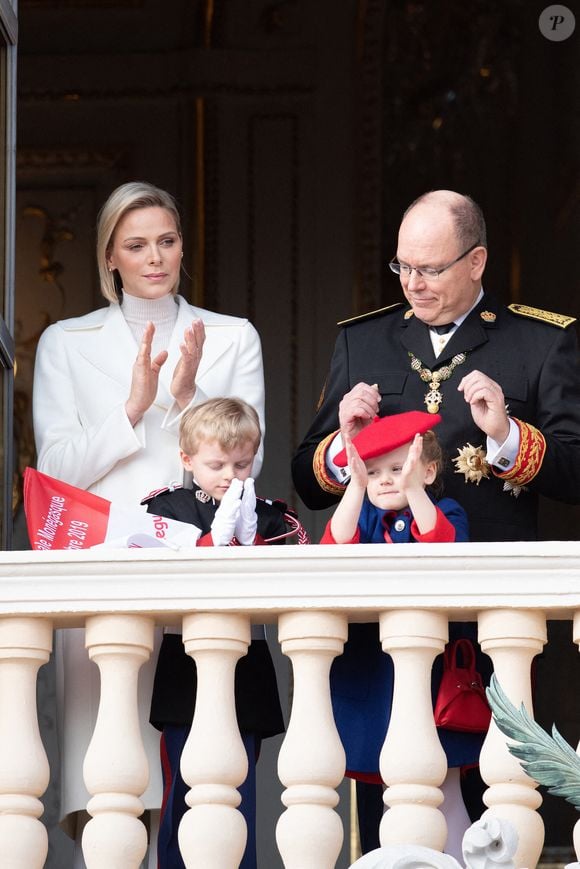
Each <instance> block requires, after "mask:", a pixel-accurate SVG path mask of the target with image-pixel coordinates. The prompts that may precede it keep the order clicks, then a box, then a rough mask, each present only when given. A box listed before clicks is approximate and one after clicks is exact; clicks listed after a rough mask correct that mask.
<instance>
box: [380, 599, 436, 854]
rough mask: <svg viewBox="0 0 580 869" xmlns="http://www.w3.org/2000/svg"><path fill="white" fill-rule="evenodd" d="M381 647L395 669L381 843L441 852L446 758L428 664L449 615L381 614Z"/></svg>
mask: <svg viewBox="0 0 580 869" xmlns="http://www.w3.org/2000/svg"><path fill="white" fill-rule="evenodd" d="M379 621H380V635H381V641H382V645H383V650H384V651H385V652H388V653H389V654H390V655H391V657H392V659H393V664H394V669H395V685H394V693H393V708H392V713H391V721H390V724H389V729H388V732H387V737H386V739H385V744H384V746H383V749H382V751H381V757H380V769H381V776H382V778H383V781H384V782H385V783H386V784H387V789H386V791H385V795H384V800H385V803H386V804H387V805H388V806H390V809H389V810H388V811H387V812H385V814H384V815H383V819H382V821H381V827H380V840H381V845H395V844H401V843H406V844H411V843H412V844H414V845H424V846H426V847H429V848H434V849H435V850H438V851H442V850H443V847H444V845H445V840H446V838H447V824H446V822H445V818H444V816H443V814H442V812H441V811H440V810H439V808H438V806H439V805H440V804H441V803H442V802H443V793H442V791H441V789H440V787H439V785H441V784H442V783H443V781H444V779H445V776H446V774H447V759H446V757H445V752H444V751H443V749H442V747H441V743H440V742H439V738H438V736H437V728H436V727H435V722H434V720H433V704H432V700H431V668H432V666H433V661H434V660H435V657H436V656H437V655H438V654H440V653H441V652H443V650H444V648H445V643H446V642H447V636H448V627H447V616H446V614H444V613H437V612H427V611H425V610H408V611H407V610H400V611H394V610H393V611H391V612H384V613H381V615H380V619H379Z"/></svg>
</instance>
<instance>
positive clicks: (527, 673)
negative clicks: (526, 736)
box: [479, 609, 546, 869]
mask: <svg viewBox="0 0 580 869" xmlns="http://www.w3.org/2000/svg"><path fill="white" fill-rule="evenodd" d="M479 642H480V644H481V648H482V649H483V651H484V652H485V653H486V654H487V655H489V656H490V658H491V659H492V661H493V668H494V671H495V675H496V676H497V678H498V680H499V683H500V685H501V687H502V688H503V690H504V692H505V693H506V695H507V696H508V697H509V699H510V700H511V701H512V703H514V704H515V706H517V707H519V706H520V704H521V703H522V702H523V703H524V705H525V706H526V709H527V710H528V712H529V713H530V714H533V707H532V690H531V664H532V660H533V658H534V656H535V655H537V654H539V653H540V652H541V651H542V648H543V646H544V643H545V642H546V619H545V616H544V614H543V613H541V612H532V611H525V610H505V609H498V610H486V611H485V612H483V613H480V614H479ZM480 769H481V775H482V777H483V780H484V781H485V782H486V784H487V785H489V787H488V789H487V790H486V792H485V794H484V797H483V799H484V802H485V804H486V806H489V808H488V809H487V810H486V811H485V812H484V814H483V815H482V817H483V818H487V817H488V816H490V815H491V816H493V815H495V816H497V817H498V818H505V819H506V820H508V821H511V822H512V824H513V825H514V826H515V828H516V830H517V832H518V836H519V845H518V850H517V852H516V856H515V858H514V861H515V865H516V866H529V867H530V869H531V867H534V866H535V865H536V863H537V862H538V859H539V857H540V854H541V851H542V846H543V842H544V824H543V821H542V819H541V817H540V816H539V814H538V813H537V811H536V809H538V808H539V806H540V805H541V802H542V798H541V796H540V794H539V793H538V792H537V791H536V787H537V785H536V783H535V782H534V781H533V780H532V779H531V778H529V776H527V775H526V773H525V772H524V770H523V769H522V767H521V765H520V763H519V761H518V760H517V758H515V757H513V755H511V754H510V753H509V751H508V749H507V746H506V738H505V737H504V736H503V734H502V733H501V732H500V731H499V729H498V728H497V727H496V725H495V722H494V721H492V723H491V725H490V728H489V731H488V733H487V736H486V738H485V742H484V744H483V748H482V750H481V756H480Z"/></svg>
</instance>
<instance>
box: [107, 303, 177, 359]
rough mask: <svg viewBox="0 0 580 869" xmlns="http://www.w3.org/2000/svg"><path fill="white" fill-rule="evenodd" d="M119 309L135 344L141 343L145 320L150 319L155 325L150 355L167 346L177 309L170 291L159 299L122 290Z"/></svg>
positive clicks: (154, 354)
mask: <svg viewBox="0 0 580 869" xmlns="http://www.w3.org/2000/svg"><path fill="white" fill-rule="evenodd" d="M121 311H122V313H123V316H124V318H125V320H126V321H127V325H128V326H129V329H130V330H131V334H132V335H133V337H134V338H135V341H136V342H137V346H139V345H140V344H141V339H142V338H143V332H144V331H145V326H146V325H147V321H148V320H151V322H152V323H153V325H154V326H155V334H154V336H153V346H152V348H151V356H152V357H155V356H156V355H157V354H158V353H160V352H161V350H167V349H168V348H169V341H170V339H171V335H172V334H173V329H174V326H175V322H176V320H177V311H178V305H177V301H176V298H175V296H174V295H173V294H172V293H169V294H168V295H166V296H163V297H162V298H161V299H141V298H139V297H138V296H131V295H129V293H126V292H125V291H124V290H123V302H122V304H121Z"/></svg>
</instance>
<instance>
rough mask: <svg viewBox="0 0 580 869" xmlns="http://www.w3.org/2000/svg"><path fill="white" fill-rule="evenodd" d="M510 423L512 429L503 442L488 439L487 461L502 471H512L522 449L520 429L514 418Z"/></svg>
mask: <svg viewBox="0 0 580 869" xmlns="http://www.w3.org/2000/svg"><path fill="white" fill-rule="evenodd" d="M509 423H510V431H509V434H508V436H507V438H506V439H505V441H504V442H503V444H498V443H497V441H494V440H493V438H490V437H488V439H487V461H488V462H489V464H490V465H495V467H496V468H499V469H500V470H501V471H511V469H512V468H513V466H514V465H515V463H516V459H517V457H518V453H519V451H520V430H519V428H518V426H517V423H515V422H514V421H513V419H511V418H510V421H509Z"/></svg>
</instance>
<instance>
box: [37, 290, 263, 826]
mask: <svg viewBox="0 0 580 869" xmlns="http://www.w3.org/2000/svg"><path fill="white" fill-rule="evenodd" d="M176 298H177V302H178V304H179V311H178V315H177V321H176V323H175V328H174V330H173V334H172V336H171V340H170V344H169V347H168V348H167V349H168V351H169V357H168V359H167V361H166V362H165V364H164V366H163V367H162V369H161V373H160V377H159V387H158V392H157V396H156V400H155V402H154V404H153V405H152V406H151V407H150V408H149V410H148V411H147V412H146V414H145V416H144V417H143V419H142V420H141V421H140V422H139V423H137V425H136V426H135V427H134V428H133V427H132V426H131V424H130V422H129V420H128V418H127V415H126V413H125V402H126V400H127V398H128V397H129V390H130V386H131V374H132V368H133V364H134V362H135V359H136V356H137V351H138V347H137V343H136V341H135V339H134V337H133V335H132V333H131V331H130V329H129V327H128V325H127V323H126V321H125V318H124V317H123V314H122V311H121V308H120V306H119V305H116V304H111V305H109V306H108V307H107V308H102V309H99V310H97V311H93V312H92V313H90V314H87V315H85V316H83V317H75V318H73V319H70V320H63V321H60V322H58V323H54V324H53V325H51V326H49V327H48V328H47V329H46V330H45V332H44V333H43V335H42V336H41V338H40V341H39V344H38V350H37V355H36V365H35V371H34V389H33V416H34V434H35V439H36V448H37V453H38V461H37V466H38V469H39V470H40V471H42V472H43V473H45V474H49V475H50V476H52V477H56V478H58V479H61V480H64V481H65V482H67V483H70V484H71V485H74V486H78V487H79V488H83V489H88V490H89V491H91V492H94V493H95V494H97V495H100V496H101V497H103V498H106V499H108V500H109V501H114V502H116V503H123V504H126V505H130V506H133V507H137V506H138V505H139V502H140V500H141V498H143V497H144V496H145V495H146V494H147V493H148V492H150V491H152V490H153V489H156V488H159V487H161V486H164V485H167V484H168V483H170V482H171V481H179V482H181V481H182V479H183V468H182V466H181V461H180V458H179V448H178V441H177V436H178V433H179V432H178V429H179V419H180V416H181V414H180V411H179V408H178V407H177V405H176V403H175V402H174V401H173V398H172V396H171V394H170V391H169V387H170V383H171V378H172V375H173V371H174V369H175V366H176V365H177V362H178V360H179V355H180V351H179V344H180V342H181V341H182V340H183V333H184V331H185V329H186V328H187V327H188V326H190V325H191V321H192V320H193V319H194V318H197V317H199V318H201V319H202V320H203V322H204V325H205V332H206V340H205V343H204V346H203V353H202V358H201V363H200V366H199V370H198V373H197V377H196V386H197V389H196V393H195V397H194V399H193V401H192V404H199V403H200V402H202V401H205V400H206V399H207V398H214V397H219V396H229V397H237V398H242V399H244V400H245V401H247V402H248V403H249V404H251V405H253V407H255V409H256V411H257V413H258V416H259V418H260V424H261V428H262V434H263V433H264V376H263V368H262V351H261V346H260V339H259V337H258V333H257V332H256V330H255V329H254V327H253V326H252V325H251V324H250V323H249V322H248V321H247V320H245V319H240V318H238V317H229V316H225V315H222V314H215V313H213V312H212V311H206V310H203V309H201V308H195V307H193V306H192V305H189V304H188V303H187V302H186V301H185V299H183V298H182V297H180V296H177V297H176ZM262 455H263V449H262V447H261V448H260V450H259V452H258V454H257V456H256V459H255V461H254V466H253V469H252V473H253V476H257V474H258V473H259V470H260V467H261V464H262ZM143 509H145V508H143ZM58 633H59V635H60V636H59V637H57V648H56V653H57V667H58V669H59V675H58V683H59V686H60V687H61V689H62V690H61V691H59V694H60V697H63V695H64V702H61V703H60V710H59V714H60V718H61V732H60V743H61V817H63V818H64V817H66V816H68V815H70V814H71V813H73V812H76V811H78V810H82V809H84V808H85V806H86V804H87V802H88V799H89V794H88V792H87V790H86V788H85V786H84V782H83V778H82V763H83V759H84V755H85V753H86V749H87V748H88V745H89V741H90V738H91V735H92V732H93V729H94V724H95V720H96V712H97V708H98V696H99V675H98V669H97V667H96V665H95V664H93V663H92V662H90V661H89V659H88V656H87V653H86V650H85V648H84V631H83V630H68V631H66V632H58ZM156 633H157V635H158V637H157V639H158V640H160V631H157V632H156ZM156 660H157V649H155V650H154V652H153V654H152V657H151V660H150V661H149V663H148V664H146V665H144V666H143V667H142V668H141V672H140V675H139V709H140V720H141V727H142V733H143V739H144V743H145V749H146V752H147V757H148V761H149V769H150V783H149V787H148V789H147V791H146V792H145V794H144V795H143V797H142V800H143V803H144V805H145V808H159V807H160V805H161V794H162V785H161V769H160V761H159V733H158V731H156V730H154V728H153V727H152V726H151V725H150V724H149V721H148V719H149V704H150V701H151V690H152V685H153V674H154V670H155V663H156ZM63 683H64V684H63Z"/></svg>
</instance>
